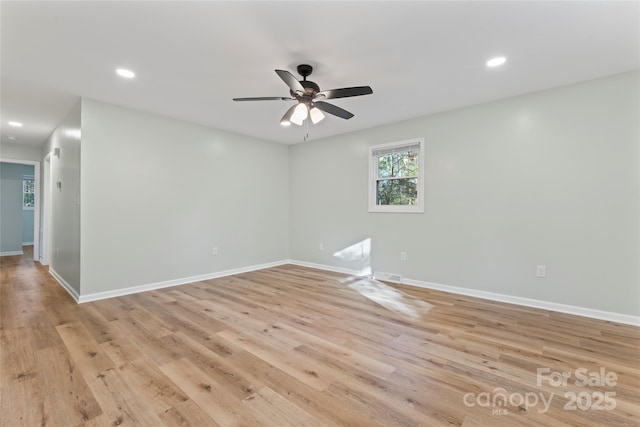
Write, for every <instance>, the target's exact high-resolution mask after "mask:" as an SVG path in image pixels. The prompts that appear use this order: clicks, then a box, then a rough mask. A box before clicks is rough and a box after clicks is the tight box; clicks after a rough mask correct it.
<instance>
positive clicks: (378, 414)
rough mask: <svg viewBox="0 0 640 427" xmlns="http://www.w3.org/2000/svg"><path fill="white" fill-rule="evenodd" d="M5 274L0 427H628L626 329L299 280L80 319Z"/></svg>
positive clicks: (215, 284)
mask: <svg viewBox="0 0 640 427" xmlns="http://www.w3.org/2000/svg"><path fill="white" fill-rule="evenodd" d="M1 266H2V272H1V275H2V286H1V292H0V298H1V299H0V309H1V313H0V320H1V322H2V323H1V345H2V347H1V349H0V357H1V359H0V370H1V371H0V411H1V416H0V420H1V421H0V423H1V425H2V426H11V427H13V426H29V427H31V426H61V427H68V426H84V425H87V426H154V427H157V426H198V427H202V426H206V427H208V426H218V425H220V426H258V425H264V426H275V427H285V426H305V427H306V426H465V427H472V426H473V427H476V426H594V427H595V426H598V427H600V426H637V425H638V423H639V421H640V414H639V413H640V366H639V364H640V355H639V347H640V331H639V328H635V327H631V326H625V325H619V324H615V323H609V322H604V321H597V320H590V319H586V318H580V317H574V316H570V315H564V314H559V313H552V312H548V311H543V310H535V309H527V308H523V307H518V306H512V305H507V304H501V303H494V302H488V301H483V300H478V299H474V298H467V297H461V296H456V295H450V294H446V293H442V292H435V291H428V290H422V289H415V288H410V287H401V286H394V287H393V288H391V287H385V286H380V285H379V284H375V283H370V282H366V281H365V282H359V281H358V280H356V279H353V278H351V279H349V278H346V277H345V276H342V275H339V274H333V273H328V272H324V271H317V270H312V269H307V268H301V267H295V266H283V267H277V268H272V269H268V270H262V271H258V272H253V273H247V274H241V275H237V276H233V277H228V278H222V279H216V280H209V281H205V282H200V283H194V284H190V285H184V286H179V287H174V288H168V289H163V290H158V291H152V292H146V293H143V294H138V295H131V296H125V297H120V298H114V299H110V300H103V301H99V302H93V303H86V304H81V305H77V304H75V302H74V301H73V300H72V299H71V298H70V297H69V296H68V295H67V293H66V292H65V291H64V290H63V289H62V288H61V287H60V286H59V285H58V284H57V283H56V282H54V281H53V279H52V278H50V276H49V274H48V272H47V269H46V268H43V267H40V266H38V265H37V264H35V263H34V262H33V261H30V260H29V259H28V258H27V257H26V256H23V257H3V258H2V264H1ZM375 299H377V300H378V301H379V302H381V303H377V302H375V301H374V300H375ZM538 368H549V370H550V373H549V374H548V375H550V374H551V373H553V372H569V373H570V374H571V377H570V378H568V380H567V384H566V385H559V386H553V384H550V382H549V381H547V380H544V381H543V382H542V383H541V384H540V385H537V381H536V380H537V377H536V375H537V369H538ZM580 368H584V369H585V372H589V373H595V372H598V373H600V372H601V368H602V369H604V370H605V372H611V373H615V375H616V376H617V379H616V380H615V385H612V381H613V380H612V379H611V376H610V377H609V384H608V385H606V384H605V385H604V386H597V385H592V386H588V385H584V386H581V385H580V381H577V382H578V383H576V380H578V379H579V377H576V369H580ZM579 372H582V371H579ZM548 375H547V376H545V378H548V377H549V376H548ZM553 378H555V377H553ZM501 392H502V393H503V395H504V396H506V399H507V403H506V405H504V406H500V405H499V403H502V402H503V400H500V399H498V398H496V397H499V396H500V395H501V394H500V393H501ZM607 392H608V393H609V394H607V395H605V393H607ZM571 393H574V394H575V396H576V398H577V402H573V406H572V402H571V400H572V399H571V396H572V395H571ZM611 393H615V394H614V395H611ZM534 396H535V397H536V398H537V399H542V398H544V399H545V400H546V401H549V399H551V403H550V405H549V408H548V410H545V405H544V404H543V403H542V401H540V400H538V402H537V403H536V402H535V400H534ZM540 396H542V397H540ZM604 396H606V398H605V397H604ZM494 398H495V399H494ZM587 398H588V399H587ZM494 400H495V402H496V403H495V405H493V403H492V402H493V401H494ZM534 403H536V404H535V405H534ZM613 404H615V409H612V410H606V409H608V408H611V406H612V405H613ZM567 405H569V406H568V408H567V407H566V406H567ZM579 406H581V407H582V409H581V408H580V407H579ZM571 407H574V408H575V410H571V409H570V408H571ZM598 408H600V409H598Z"/></svg>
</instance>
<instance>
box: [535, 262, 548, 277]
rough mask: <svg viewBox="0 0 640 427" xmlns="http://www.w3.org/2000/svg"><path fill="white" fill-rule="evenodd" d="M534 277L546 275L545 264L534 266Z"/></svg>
mask: <svg viewBox="0 0 640 427" xmlns="http://www.w3.org/2000/svg"><path fill="white" fill-rule="evenodd" d="M536 277H542V278H545V277H547V266H546V265H539V266H537V267H536Z"/></svg>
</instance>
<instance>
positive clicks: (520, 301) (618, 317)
mask: <svg viewBox="0 0 640 427" xmlns="http://www.w3.org/2000/svg"><path fill="white" fill-rule="evenodd" d="M289 263H290V264H293V265H300V266H303V267H310V268H317V269H319V270H327V271H334V272H338V273H344V274H351V275H358V272H357V271H356V270H349V269H346V268H339V267H333V266H330V265H322V264H314V263H310V262H304V261H296V260H289ZM374 275H375V273H374ZM400 284H403V285H409V286H415V287H419V288H426V289H433V290H437V291H443V292H449V293H452V294H458V295H466V296H470V297H476V298H482V299H486V300H490V301H498V302H505V303H509V304H515V305H522V306H525V307H532V308H541V309H543V310H550V311H556V312H559V313H566V314H573V315H576V316H582V317H590V318H593V319H599V320H608V321H610V322H616V323H623V324H626V325H633V326H640V316H632V315H629V314H620V313H614V312H611V311H602V310H595V309H592V308H586V307H578V306H575V305H568V304H559V303H555V302H549V301H541V300H535V299H531V298H523V297H517V296H512V295H505V294H498V293H494V292H486V291H479V290H476V289H469V288H460V287H457V286H449V285H443V284H440V283H433V282H425V281H422V280H413V279H407V278H402V280H401V282H400Z"/></svg>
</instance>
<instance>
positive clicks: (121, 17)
mask: <svg viewBox="0 0 640 427" xmlns="http://www.w3.org/2000/svg"><path fill="white" fill-rule="evenodd" d="M0 14H1V34H0V35H1V51H0V54H1V56H0V59H1V70H0V71H1V82H0V83H1V86H0V89H1V100H0V108H1V113H2V116H1V117H2V124H1V138H2V142H3V143H7V142H12V141H9V140H8V139H7V137H8V135H13V136H16V137H17V139H16V140H15V141H13V143H16V144H26V145H35V146H40V145H42V143H43V142H44V141H45V139H46V138H47V137H48V135H49V134H50V133H51V132H52V130H53V129H54V128H55V126H56V125H57V124H58V123H59V122H60V121H61V120H62V118H63V117H64V116H65V114H66V113H67V112H68V111H69V109H70V108H71V107H72V105H73V104H74V103H75V102H76V101H77V99H78V97H89V98H93V99H97V100H101V101H105V102H109V103H113V104H118V105H122V106H126V107H131V108H135V109H140V110H144V111H149V112H154V113H158V114H162V115H166V116H170V117H175V118H178V119H182V120H186V121H190V122H194V123H199V124H202V125H205V126H210V127H213V128H218V129H225V130H229V131H232V132H237V133H241V134H245V135H250V136H253V137H256V138H262V139H265V140H270V141H276V142H282V143H296V142H300V141H302V140H303V136H304V134H305V128H304V127H297V126H291V127H289V128H283V127H281V126H280V124H279V120H280V118H281V116H282V115H283V114H284V112H285V111H286V109H287V108H288V107H289V106H290V105H291V104H290V103H288V102H282V101H263V102H233V101H232V98H233V97H250V96H288V88H287V87H286V86H285V84H284V83H283V82H282V80H280V78H279V77H278V76H277V75H276V74H275V72H274V70H275V69H287V70H289V71H291V72H294V73H295V67H296V66H297V65H298V64H300V63H308V64H310V65H312V66H313V67H314V72H313V75H312V76H311V77H310V78H309V79H310V80H313V81H315V82H316V83H318V84H319V85H320V88H321V89H333V88H338V87H345V86H360V85H370V86H371V87H372V88H373V91H374V93H373V95H368V96H362V97H354V98H346V99H336V100H332V101H331V102H333V103H334V104H335V105H338V106H340V107H342V108H345V109H347V110H349V111H351V112H352V113H354V114H355V117H354V118H352V119H351V120H343V119H340V118H337V117H334V116H328V117H327V119H325V120H324V121H323V122H321V123H319V124H318V125H315V126H312V127H311V128H310V138H311V139H318V138H323V137H327V136H331V135H336V134H340V133H345V132H351V131H355V130H359V129H364V128H370V127H373V126H376V125H380V124H384V123H390V122H396V121H400V120H404V119H409V118H412V117H417V116H423V115H427V114H432V113H435V112H440V111H445V110H450V109H454V108H459V107H463V106H468V105H473V104H479V103H483V102H488V101H491V100H495V99H500V98H505V97H510V96H514V95H518V94H522V93H527V92H532V91H538V90H542V89H547V88H551V87H556V86H561V85H566V84H570V83H574V82H579V81H584V80H589V79H594V78H598V77H602V76H607V75H612V74H616V73H620V72H624V71H628V70H632V69H637V68H639V67H640V59H639V56H640V54H639V52H640V46H639V44H640V25H639V21H640V17H639V16H640V2H638V1H630V2H615V1H601V2H598V1H595V2H552V1H547V2H544V1H536V2H505V1H503V2H490V1H474V2H427V1H422V2H421V1H412V2H400V1H393V2H392V1H388V2H384V1H354V2H339V1H338V2H336V1H298V2H291V1H286V2H269V1H260V2H185V1H173V2H149V1H142V2H140V1H138V2H112V1H103V2H97V1H78V2H58V1H44V2H29V1H22V2H19V1H15V2H9V1H2V2H1V3H0ZM496 55H504V56H506V57H507V58H508V60H507V63H506V64H505V65H504V66H503V67H501V68H498V69H488V68H486V67H485V62H486V60H487V59H489V58H491V57H493V56H496ZM117 67H126V68H130V69H132V70H134V71H135V72H136V74H137V76H136V78H135V79H134V80H130V81H126V80H124V79H122V78H120V77H118V76H116V75H115V73H114V71H115V69H116V68H117ZM9 120H17V121H20V122H22V123H23V124H24V126H23V127H22V128H13V127H10V126H8V125H7V122H8V121H9Z"/></svg>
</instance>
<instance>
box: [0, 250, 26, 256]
mask: <svg viewBox="0 0 640 427" xmlns="http://www.w3.org/2000/svg"><path fill="white" fill-rule="evenodd" d="M16 255H24V252H22V251H8V252H0V256H16Z"/></svg>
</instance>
